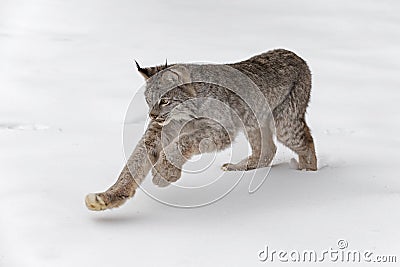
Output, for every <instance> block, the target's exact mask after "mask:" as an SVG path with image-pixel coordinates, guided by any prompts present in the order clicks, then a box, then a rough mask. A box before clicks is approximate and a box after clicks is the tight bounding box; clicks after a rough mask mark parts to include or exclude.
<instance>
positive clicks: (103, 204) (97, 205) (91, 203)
mask: <svg viewBox="0 0 400 267" xmlns="http://www.w3.org/2000/svg"><path fill="white" fill-rule="evenodd" d="M134 194H135V192H133V193H132V194H131V195H130V197H132V196H133V195H134ZM127 199H128V198H127V197H118V198H114V199H113V200H112V201H111V199H110V198H109V197H107V195H106V193H97V194H88V195H87V196H86V198H85V204H86V207H87V208H88V209H90V210H94V211H100V210H106V209H112V208H117V207H119V206H121V205H122V204H124V203H125V202H126V200H127Z"/></svg>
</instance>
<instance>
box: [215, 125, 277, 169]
mask: <svg viewBox="0 0 400 267" xmlns="http://www.w3.org/2000/svg"><path fill="white" fill-rule="evenodd" d="M247 139H248V141H249V143H250V146H251V150H252V153H251V155H250V156H249V157H248V158H246V159H243V160H241V161H240V162H238V163H236V164H233V163H225V164H224V165H222V170H224V171H248V170H253V169H257V168H263V167H267V166H269V164H270V163H271V161H272V159H273V158H274V156H275V153H276V146H275V144H274V141H273V135H272V131H271V129H270V127H263V128H261V129H260V128H250V129H248V130H247Z"/></svg>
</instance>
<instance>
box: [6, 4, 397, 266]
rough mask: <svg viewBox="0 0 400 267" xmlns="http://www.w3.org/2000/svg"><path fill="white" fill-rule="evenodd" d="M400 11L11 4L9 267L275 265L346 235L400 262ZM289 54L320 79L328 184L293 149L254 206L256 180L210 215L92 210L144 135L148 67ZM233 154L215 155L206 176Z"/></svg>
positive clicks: (132, 205) (159, 209)
mask: <svg viewBox="0 0 400 267" xmlns="http://www.w3.org/2000/svg"><path fill="white" fill-rule="evenodd" d="M399 11H400V4H399V3H398V2H396V1H379V2H378V1H368V0H363V1H361V0H355V1H344V0H336V1H320V2H317V1H268V2H267V1H255V0H248V1H211V0H206V1H176V0H170V1H161V0H159V1H156V0H150V1H137V2H136V1H127V0H125V1H123V0H122V1H105V0H97V1H94V0H89V1H76V0H71V1H60V0H52V1H49V0H37V1H29V0H16V1H8V0H2V1H0V58H1V60H0V101H1V105H0V114H1V116H0V147H1V150H0V162H1V164H0V176H1V180H0V201H1V203H2V207H1V213H0V214H1V215H0V237H1V238H0V266H7V267H8V266H85V265H93V266H109V265H111V264H112V265H113V266H117V265H127V264H128V265H140V266H258V265H263V264H269V265H274V263H262V262H260V261H259V260H258V257H257V254H258V252H259V251H260V250H262V249H263V248H264V246H265V245H269V246H270V247H272V248H273V249H276V250H280V249H283V250H292V249H297V250H304V249H314V250H316V251H322V250H324V249H328V248H329V247H337V246H336V243H337V241H338V240H339V239H345V240H346V241H347V242H348V243H349V248H350V249H359V250H366V249H368V250H371V251H373V252H375V253H376V254H381V255H397V257H398V261H399V260H400V258H399V257H400V254H396V253H398V251H399V249H400V243H399V242H398V240H399V239H400V232H399V231H398V225H399V222H400V214H399V213H400V212H399V209H398V207H399V204H400V180H399V177H398V175H397V173H398V165H399V163H400V162H399V157H398V148H399V142H400V138H399V135H398V133H397V131H398V130H399V129H400V125H399V119H398V117H399V115H400V114H399V110H398V109H397V105H398V103H399V102H400V93H399V86H400V78H399V76H398V73H399V70H400V63H399V62H400V61H399V59H400V50H399V49H398V48H399V47H400V32H399V29H400V28H399V27H400V17H399V16H398V14H399ZM278 47H282V48H287V49H290V50H293V51H295V52H296V53H298V54H299V55H300V56H302V57H303V58H305V59H306V60H307V62H308V63H309V65H310V66H311V69H312V73H313V92H312V102H311V104H310V107H309V109H308V121H309V124H310V126H311V129H312V132H313V135H314V138H315V140H316V149H317V154H318V159H319V168H320V169H319V171H318V172H305V171H297V170H293V169H291V168H290V166H289V162H290V159H291V158H292V157H293V156H294V155H293V153H292V152H290V151H289V150H288V149H286V148H284V147H282V146H279V148H278V155H277V156H276V159H275V160H274V162H275V166H274V167H273V168H271V170H270V173H269V175H268V177H267V180H266V181H265V183H264V184H263V185H262V186H261V187H260V189H259V190H258V191H256V192H255V193H253V194H249V193H248V186H249V183H250V178H249V177H248V176H246V175H245V176H244V177H243V179H242V181H240V183H239V184H238V186H237V187H235V188H234V190H233V191H232V192H230V193H229V194H228V195H227V196H226V197H224V198H223V199H221V200H219V201H217V202H215V203H213V204H211V205H208V206H205V207H202V208H194V209H181V208H173V207H170V206H167V205H164V204H162V203H160V202H158V201H155V200H154V199H152V198H151V197H149V196H148V195H146V194H145V193H144V192H142V191H139V192H137V194H136V195H135V197H134V198H133V199H131V200H130V201H128V202H127V203H126V204H125V205H124V206H122V207H121V208H119V209H114V210H111V211H105V212H90V211H88V210H87V209H86V207H85V205H84V196H85V195H86V194H87V193H90V192H97V191H102V190H104V189H106V188H107V187H108V186H110V185H111V184H112V183H114V181H115V180H116V178H117V176H118V174H119V172H120V170H121V169H122V167H123V164H124V162H125V155H124V147H128V148H129V147H132V146H133V145H134V144H135V142H137V140H138V139H139V138H140V135H141V133H142V132H143V127H144V121H143V120H144V118H145V116H146V112H147V110H146V108H145V106H140V107H138V108H137V110H136V111H137V113H135V114H134V115H132V117H128V118H127V122H128V123H129V124H127V125H130V126H126V127H133V128H132V129H133V133H134V134H133V135H132V136H131V137H130V138H127V136H123V132H124V130H123V129H124V119H125V113H126V111H127V110H128V106H129V104H130V101H131V99H132V98H133V96H134V95H135V93H136V92H137V91H138V90H139V88H140V87H141V86H142V85H143V80H142V77H141V76H140V75H139V74H138V73H137V72H136V71H135V66H134V61H133V59H136V60H138V62H139V63H140V64H141V65H143V66H149V65H154V64H160V63H162V62H164V61H165V58H168V62H219V63H222V62H234V61H238V60H241V59H246V58H248V57H250V56H252V55H255V54H258V53H260V52H264V51H266V50H269V49H272V48H278ZM130 116H131V115H130ZM135 129H136V131H135ZM127 139H129V141H126V142H125V144H123V140H127ZM237 146H239V147H242V148H243V147H246V144H245V143H244V139H243V138H241V139H240V140H239V141H238V142H237ZM224 153H225V154H224ZM211 156H212V155H211ZM211 156H210V157H211ZM211 158H212V157H211ZM228 158H229V155H228V153H227V152H223V153H221V154H218V155H216V158H215V163H213V165H212V167H211V174H214V175H211V176H207V177H205V178H204V179H206V180H207V181H210V180H212V179H214V178H215V177H217V176H218V175H220V173H221V170H220V166H221V164H222V163H223V162H226V160H227V159H228ZM190 164H196V163H193V162H191V163H190ZM208 173H210V171H209V172H208ZM183 181H188V183H191V182H190V181H194V180H193V176H192V177H191V175H189V174H185V175H184V176H183V178H182V182H183ZM146 182H148V183H151V178H150V177H148V179H147V181H146ZM193 183H195V182H193ZM162 192H163V193H162V194H163V195H165V196H167V197H168V198H169V199H170V200H171V201H177V202H179V201H185V200H186V199H185V198H187V196H186V195H184V194H182V195H179V194H176V193H174V194H172V190H171V191H168V188H167V189H163V191H162ZM169 192H171V193H170V194H169ZM276 265H279V264H276ZM342 265H343V266H346V263H342ZM370 265H371V266H374V263H371V264H370ZM393 265H394V264H393ZM296 266H309V264H308V263H297V265H296Z"/></svg>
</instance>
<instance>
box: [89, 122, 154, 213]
mask: <svg viewBox="0 0 400 267" xmlns="http://www.w3.org/2000/svg"><path fill="white" fill-rule="evenodd" d="M160 135H161V127H160V126H159V125H158V124H153V123H152V124H150V125H149V127H148V129H147V130H146V132H145V134H144V135H143V137H142V139H141V140H140V141H139V143H138V144H137V146H136V148H135V150H134V151H133V153H132V155H131V156H130V158H129V159H128V162H127V163H126V165H125V167H124V169H123V170H122V172H121V174H120V175H119V178H118V180H117V181H116V182H115V184H114V185H113V186H111V187H110V188H109V189H108V190H107V191H105V192H102V193H92V194H88V195H87V196H86V199H85V202H86V206H87V207H88V209H90V210H96V211H98V210H105V209H111V208H115V207H119V206H121V205H122V204H124V203H125V201H126V200H127V199H128V198H131V197H133V195H134V194H135V191H136V189H137V187H138V185H140V184H141V183H142V181H143V180H144V178H145V177H146V175H147V174H148V173H149V171H150V169H151V166H152V162H156V161H157V159H158V155H159V151H160V149H161V145H160Z"/></svg>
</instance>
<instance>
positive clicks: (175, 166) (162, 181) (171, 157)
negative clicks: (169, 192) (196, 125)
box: [152, 126, 232, 187]
mask: <svg viewBox="0 0 400 267" xmlns="http://www.w3.org/2000/svg"><path fill="white" fill-rule="evenodd" d="M231 138H232V137H231V136H230V135H229V134H228V133H227V132H226V131H225V129H224V128H222V127H211V126H206V127H203V128H201V129H197V130H195V131H193V132H190V133H184V134H182V135H181V136H179V137H177V138H176V139H175V140H174V141H173V142H172V143H171V144H170V145H168V146H167V147H166V148H165V149H164V151H162V152H160V157H159V159H158V161H157V163H156V164H155V165H154V168H153V171H152V173H153V183H154V184H156V185H158V186H161V187H164V186H167V185H169V184H170V183H171V182H176V181H177V180H178V179H179V178H180V177H181V170H182V166H183V164H185V163H186V161H187V160H189V159H190V158H191V157H192V156H194V155H198V154H200V153H209V152H213V151H216V150H223V149H225V148H227V147H228V146H229V145H230V144H231Z"/></svg>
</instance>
